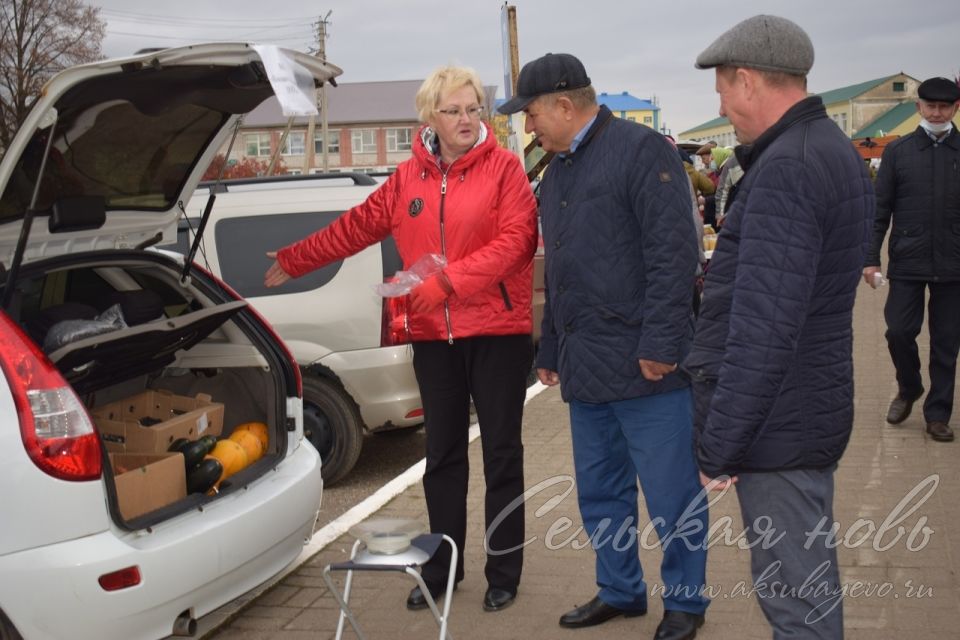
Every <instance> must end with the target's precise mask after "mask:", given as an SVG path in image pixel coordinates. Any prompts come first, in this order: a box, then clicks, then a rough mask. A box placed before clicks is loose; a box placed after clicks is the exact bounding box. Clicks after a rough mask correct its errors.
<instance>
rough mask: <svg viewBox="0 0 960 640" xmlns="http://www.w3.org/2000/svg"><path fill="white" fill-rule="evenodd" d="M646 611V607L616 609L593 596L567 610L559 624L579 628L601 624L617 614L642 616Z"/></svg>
mask: <svg viewBox="0 0 960 640" xmlns="http://www.w3.org/2000/svg"><path fill="white" fill-rule="evenodd" d="M646 613H647V608H646V607H644V608H643V609H618V608H617V607H612V606H610V605H609V604H607V603H606V602H604V601H603V600H601V599H600V598H599V597H594V598H593V600H591V601H590V602H588V603H587V604H585V605H583V606H582V607H577V608H576V609H573V610H572V611H567V612H566V613H565V614H563V615H562V616H560V626H561V627H567V628H568V629H579V628H580V627H592V626H593V625H595V624H603V623H604V622H606V621H607V620H610V619H611V618H616V617H617V616H624V617H625V618H632V617H634V616H642V615H644V614H646Z"/></svg>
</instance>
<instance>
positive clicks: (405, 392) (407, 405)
mask: <svg viewBox="0 0 960 640" xmlns="http://www.w3.org/2000/svg"><path fill="white" fill-rule="evenodd" d="M320 364H322V365H324V366H326V367H328V368H330V369H331V370H332V371H333V372H334V373H336V374H337V376H338V377H339V378H340V382H341V383H342V384H343V387H344V389H346V390H347V393H349V394H350V396H351V397H352V398H353V399H354V401H355V402H356V403H357V406H358V407H360V415H361V417H362V418H363V422H364V423H365V424H366V425H367V427H368V428H369V429H370V430H372V431H376V430H378V429H379V428H380V427H383V426H386V425H388V423H389V425H391V426H394V427H411V426H415V425H418V424H420V423H422V422H423V414H422V412H421V411H420V410H421V409H422V406H423V405H422V403H421V402H420V389H419V388H418V387H417V378H416V376H415V375H414V373H413V347H411V346H410V345H401V346H398V347H381V348H376V349H360V350H356V351H344V352H340V353H332V354H330V355H329V356H326V357H324V358H322V359H321V360H320ZM415 411H416V412H418V413H417V415H415V416H410V414H411V413H412V412H415Z"/></svg>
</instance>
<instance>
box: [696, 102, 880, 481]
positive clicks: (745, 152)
mask: <svg viewBox="0 0 960 640" xmlns="http://www.w3.org/2000/svg"><path fill="white" fill-rule="evenodd" d="M737 157H738V159H739V160H740V164H741V166H743V168H744V170H745V172H746V173H745V175H744V177H743V178H742V179H741V181H740V182H739V183H738V185H737V187H736V191H735V193H734V194H733V196H732V197H733V198H734V201H733V204H732V208H731V209H730V210H729V215H728V217H727V218H726V219H725V221H724V224H723V228H722V230H721V232H720V236H719V238H718V240H717V247H716V250H715V251H714V254H713V259H712V260H711V262H710V266H709V269H708V271H707V277H706V283H705V286H704V299H703V304H702V306H701V309H700V317H699V318H698V320H697V332H696V335H695V337H694V344H693V348H692V350H691V352H690V355H689V356H688V357H687V359H686V361H685V362H684V369H685V370H686V371H687V372H688V373H689V375H690V376H691V378H692V380H693V391H694V407H695V417H694V424H695V440H696V444H695V446H696V455H697V459H698V463H699V465H700V468H701V469H702V470H703V471H704V473H706V474H707V475H708V476H710V477H716V476H718V475H720V474H723V473H727V474H736V473H738V472H740V471H780V470H786V469H801V468H822V467H827V466H829V465H831V464H833V463H835V462H836V461H837V460H839V459H840V456H841V455H842V454H843V451H844V449H845V448H846V446H847V441H848V440H849V438H850V431H851V429H852V427H853V357H852V340H853V330H852V319H853V318H852V315H853V303H854V298H855V295H856V289H857V284H858V283H859V281H860V273H861V268H862V266H863V260H864V256H865V254H866V250H867V247H868V244H869V241H870V235H871V229H872V225H873V216H874V207H875V201H874V194H873V188H872V185H871V183H870V178H869V176H868V175H867V170H866V167H865V166H864V163H863V160H861V159H860V157H859V156H858V155H857V153H856V151H855V150H854V148H853V145H852V144H851V143H850V140H849V139H848V138H847V137H846V136H845V135H844V134H843V132H841V131H840V129H839V128H838V127H837V125H836V124H834V123H833V122H832V121H831V120H830V119H829V118H828V117H827V115H826V111H825V110H824V107H823V103H822V102H821V100H820V98H817V97H812V98H807V99H805V100H802V101H800V102H799V103H797V104H796V105H794V106H793V107H792V108H791V109H790V110H788V111H787V113H786V114H784V116H783V118H781V119H780V121H779V122H777V123H776V124H775V125H773V126H772V127H771V128H770V129H768V130H767V131H766V132H764V133H763V134H762V135H761V136H760V138H758V139H757V141H756V143H755V144H754V145H753V146H752V147H738V148H737Z"/></svg>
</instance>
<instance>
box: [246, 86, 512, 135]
mask: <svg viewBox="0 0 960 640" xmlns="http://www.w3.org/2000/svg"><path fill="white" fill-rule="evenodd" d="M422 84H423V80H389V81H382V82H341V83H339V84H338V85H337V86H336V87H327V122H328V123H331V124H337V125H340V124H362V123H365V122H371V123H373V122H416V121H417V120H418V116H417V109H416V107H415V106H414V99H415V98H416V95H417V90H418V89H419V88H420V85H422ZM484 90H485V91H486V92H487V99H488V102H492V96H494V95H496V90H497V88H496V87H494V86H485V87H484ZM318 100H319V96H318ZM309 119H310V117H309V116H297V117H295V118H294V123H296V124H304V123H306V122H307V121H309ZM286 122H287V117H286V116H284V115H283V113H282V112H281V111H280V104H279V103H278V102H277V100H276V98H274V97H273V96H271V97H270V98H268V99H267V100H265V101H264V102H263V103H262V104H260V106H258V107H257V108H256V109H254V110H253V111H251V112H250V113H249V114H248V115H247V117H246V118H245V119H244V121H243V126H244V127H247V128H249V127H267V126H277V125H282V124H286Z"/></svg>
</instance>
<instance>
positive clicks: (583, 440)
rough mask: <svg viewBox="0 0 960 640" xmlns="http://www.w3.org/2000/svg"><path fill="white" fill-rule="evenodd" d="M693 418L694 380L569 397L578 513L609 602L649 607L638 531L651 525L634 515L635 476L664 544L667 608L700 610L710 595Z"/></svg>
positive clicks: (603, 594) (624, 606) (603, 597)
mask: <svg viewBox="0 0 960 640" xmlns="http://www.w3.org/2000/svg"><path fill="white" fill-rule="evenodd" d="M692 422H693V418H692V407H691V400H690V390H689V389H678V390H676V391H671V392H669V393H663V394H658V395H652V396H644V397H640V398H632V399H630V400H621V401H617V402H609V403H605V404H591V403H586V402H579V401H577V400H572V401H571V402H570V426H571V431H572V434H573V459H574V467H575V469H576V474H577V495H578V500H579V504H580V515H581V516H582V518H583V524H584V527H585V528H586V531H587V533H588V534H589V535H590V537H591V543H592V544H593V548H594V551H595V552H596V554H597V566H596V572H597V586H598V587H600V592H599V594H598V595H599V597H600V599H601V600H603V601H604V602H605V603H607V604H609V605H611V606H614V607H617V608H619V609H627V610H629V609H634V610H635V609H645V608H646V606H647V585H646V583H645V582H644V580H643V568H642V567H641V566H640V556H639V545H638V540H637V535H636V530H637V529H638V530H639V531H640V532H642V531H643V530H644V529H645V527H646V523H642V525H641V523H638V522H637V518H638V513H637V512H638V508H637V498H638V489H637V479H638V478H639V480H640V486H641V487H642V488H643V495H644V499H645V501H646V504H647V511H648V512H649V514H650V517H651V519H652V520H653V523H654V525H655V528H656V532H657V536H658V537H659V539H660V543H661V545H662V546H663V562H662V563H661V565H660V578H661V580H662V582H663V589H664V590H663V606H664V609H673V610H678V611H686V612H688V613H696V614H702V613H703V612H704V611H705V610H706V608H707V605H708V604H709V601H708V600H707V598H706V597H705V596H704V595H703V591H702V589H703V586H704V582H705V579H706V562H707V551H706V546H705V537H706V532H707V508H706V504H705V498H704V494H703V492H702V491H701V486H700V479H699V474H698V472H697V466H696V463H695V461H694V458H693V444H692V439H691V438H692V435H691V430H692ZM630 526H632V527H634V528H635V529H634V530H633V532H632V533H630V534H628V533H627V527H630ZM618 532H620V533H619V534H618ZM648 539H650V540H652V538H648Z"/></svg>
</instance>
